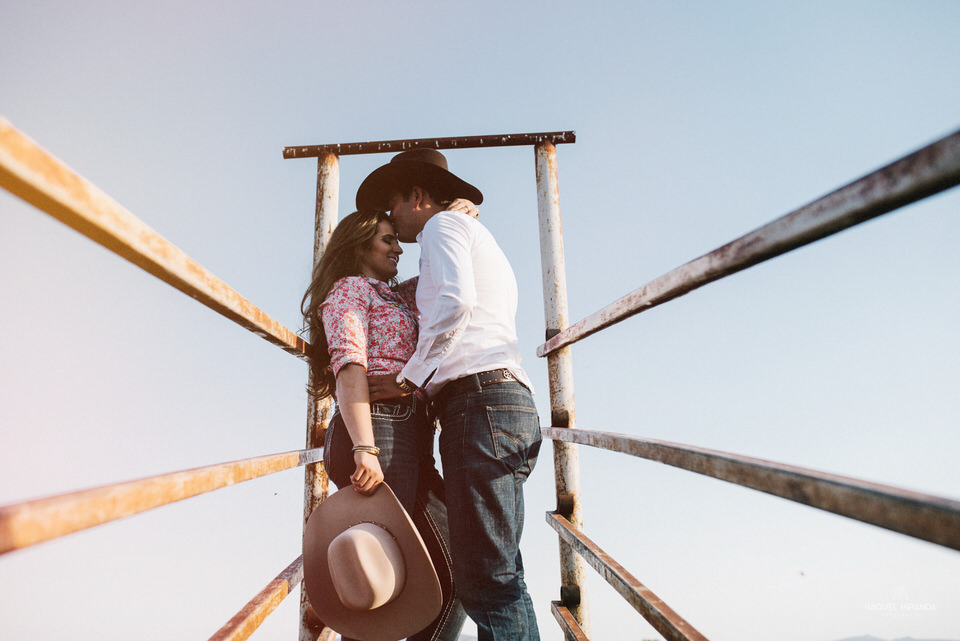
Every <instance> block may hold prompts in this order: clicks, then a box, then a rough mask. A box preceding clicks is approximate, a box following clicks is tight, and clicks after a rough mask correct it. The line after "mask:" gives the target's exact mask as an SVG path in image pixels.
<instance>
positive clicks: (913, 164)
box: [537, 131, 960, 356]
mask: <svg viewBox="0 0 960 641" xmlns="http://www.w3.org/2000/svg"><path fill="white" fill-rule="evenodd" d="M957 184H960V131H957V132H954V133H953V134H950V135H949V136H946V137H944V138H941V139H940V140H938V141H937V142H934V143H933V144H930V145H928V146H926V147H924V148H923V149H920V150H919V151H916V152H914V153H912V154H910V155H908V156H905V157H903V158H901V159H900V160H897V161H894V162H892V163H890V164H889V165H887V166H885V167H883V168H881V169H878V170H877V171H875V172H873V173H871V174H868V175H866V176H864V177H863V178H860V179H858V180H855V181H854V182H852V183H850V184H848V185H846V186H844V187H841V188H840V189H837V190H836V191H834V192H832V193H830V194H827V195H826V196H824V197H822V198H820V199H818V200H815V201H814V202H812V203H810V204H808V205H805V206H803V207H801V208H800V209H797V210H795V211H793V212H792V213H789V214H787V215H785V216H783V217H781V218H778V219H776V220H774V221H773V222H771V223H768V224H766V225H764V226H763V227H760V228H758V229H756V230H754V231H752V232H750V233H749V234H747V235H745V236H741V237H740V238H738V239H737V240H734V241H733V242H731V243H728V244H727V245H724V246H723V247H720V248H719V249H716V250H714V251H712V252H710V253H708V254H705V255H703V256H701V257H699V258H697V259H694V260H692V261H690V262H689V263H687V264H685V265H682V266H680V267H678V268H676V269H674V270H673V271H670V272H668V273H666V274H664V275H663V276H660V277H659V278H657V279H655V280H653V281H651V282H649V283H647V284H646V285H644V286H643V287H641V288H639V289H636V290H634V291H632V292H631V293H629V294H627V295H626V296H624V297H623V298H620V299H619V300H616V301H614V302H613V303H611V304H610V305H607V306H606V307H604V308H603V309H601V310H599V311H597V312H594V313H593V314H591V315H590V316H587V317H586V318H584V319H583V320H580V321H578V322H577V323H575V324H573V325H571V326H570V327H568V328H566V329H564V330H563V331H561V332H560V333H558V334H557V335H556V336H553V337H551V338H550V340H548V341H547V342H546V343H544V344H543V345H541V346H540V347H539V348H537V355H538V356H546V355H548V354H551V353H553V352H555V351H557V350H558V349H560V348H562V347H565V346H567V345H571V344H573V343H575V342H577V341H579V340H582V339H584V338H586V337H587V336H590V335H591V334H594V333H596V332H598V331H600V330H602V329H604V328H607V327H610V326H611V325H614V324H616V323H619V322H620V321H622V320H625V319H627V318H630V317H631V316H634V315H636V314H639V313H640V312H644V311H646V310H648V309H651V308H653V307H656V306H657V305H661V304H663V303H666V302H668V301H670V300H673V299H674V298H678V297H680V296H683V295H684V294H687V293H689V292H691V291H693V290H694V289H697V288H698V287H702V286H703V285H706V284H708V283H711V282H713V281H716V280H719V279H721V278H723V277H725V276H729V275H731V274H734V273H736V272H739V271H742V270H744V269H747V268H748V267H751V266H753V265H756V264H757V263H760V262H763V261H765V260H769V259H770V258H774V257H776V256H779V255H781V254H785V253H787V252H789V251H792V250H794V249H797V248H799V247H802V246H804V245H808V244H810V243H812V242H814V241H817V240H820V239H821V238H825V237H827V236H829V235H831V234H835V233H837V232H839V231H843V230H844V229H847V228H849V227H853V226H855V225H858V224H860V223H862V222H865V221H867V220H870V219H872V218H876V217H877V216H881V215H883V214H886V213H889V212H891V211H893V210H895V209H897V208H899V207H903V206H904V205H908V204H910V203H912V202H916V201H918V200H922V199H923V198H926V197H927V196H932V195H933V194H936V193H939V192H941V191H944V190H946V189H949V188H951V187H954V186H956V185H957Z"/></svg>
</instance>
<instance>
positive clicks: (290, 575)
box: [210, 556, 303, 641]
mask: <svg viewBox="0 0 960 641" xmlns="http://www.w3.org/2000/svg"><path fill="white" fill-rule="evenodd" d="M302 580H303V557H302V556H301V557H297V560H295V561H294V562H293V563H291V564H290V565H289V566H287V568H286V569H285V570H284V571H283V572H281V573H280V574H278V575H277V577H276V578H275V579H274V580H273V581H271V582H270V583H268V584H267V587H265V588H264V589H263V590H261V591H260V592H259V593H258V594H257V595H256V596H255V597H253V598H252V599H251V600H250V601H249V602H248V603H247V605H245V606H244V607H243V609H242V610H240V611H239V612H237V613H236V614H235V615H234V616H233V618H232V619H230V620H229V621H227V623H226V624H225V625H224V626H223V627H222V628H220V629H219V630H217V632H216V633H215V634H214V635H213V636H212V637H210V641H246V639H249V638H250V635H252V634H253V633H254V632H256V630H257V628H259V627H260V624H262V623H263V622H264V620H265V619H266V618H267V617H268V616H269V615H270V614H271V613H273V611H274V610H276V609H277V606H278V605H280V603H281V602H283V600H284V599H285V598H287V596H288V595H289V594H290V592H291V591H292V590H293V589H294V588H295V587H297V586H298V585H300V582H301V581H302Z"/></svg>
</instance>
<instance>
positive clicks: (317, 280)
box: [300, 211, 390, 399]
mask: <svg viewBox="0 0 960 641" xmlns="http://www.w3.org/2000/svg"><path fill="white" fill-rule="evenodd" d="M389 220H390V219H389V218H388V217H387V215H386V214H385V213H383V212H378V211H355V212H353V213H352V214H350V215H349V216H345V217H344V218H343V220H341V221H340V222H339V223H338V224H337V226H336V228H334V230H333V234H332V235H331V236H330V240H329V242H328V243H327V247H326V249H325V250H324V251H323V255H322V256H321V257H320V262H319V263H317V265H316V266H315V267H314V269H313V278H312V280H311V282H310V287H308V288H307V291H306V293H305V294H304V295H303V300H302V301H300V312H301V313H302V314H303V325H304V328H305V329H306V330H307V331H308V335H307V338H308V341H309V343H310V350H309V352H308V354H307V356H308V357H309V361H310V374H311V376H310V379H311V384H310V385H309V386H308V391H309V392H310V393H311V394H312V395H313V396H314V398H317V399H322V398H326V397H327V396H330V395H332V394H333V393H334V391H336V389H337V381H336V378H335V377H334V375H333V372H331V371H330V351H329V344H328V343H327V334H326V332H325V331H324V329H323V322H322V321H321V320H320V314H319V307H320V303H322V302H323V301H324V300H325V299H326V298H327V295H328V294H329V293H330V289H331V288H332V287H333V284H334V283H335V282H337V281H338V280H339V279H341V278H343V277H344V276H357V275H359V274H362V273H363V271H362V268H361V266H360V260H361V257H362V256H363V254H364V253H365V252H366V250H367V249H369V248H370V245H371V244H372V243H373V240H374V238H376V236H377V227H378V226H379V225H380V223H381V222H383V221H389Z"/></svg>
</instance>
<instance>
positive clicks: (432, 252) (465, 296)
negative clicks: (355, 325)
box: [402, 212, 530, 395]
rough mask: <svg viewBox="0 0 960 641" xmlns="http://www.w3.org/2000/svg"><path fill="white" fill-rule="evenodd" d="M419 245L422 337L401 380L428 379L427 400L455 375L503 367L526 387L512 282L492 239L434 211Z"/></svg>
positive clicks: (469, 222) (457, 216) (473, 224)
mask: <svg viewBox="0 0 960 641" xmlns="http://www.w3.org/2000/svg"><path fill="white" fill-rule="evenodd" d="M417 242H418V243H419V244H420V283H419V285H418V286H417V307H418V308H419V309H420V337H419V339H418V341H417V350H416V352H415V353H414V355H413V358H411V359H410V361H409V362H408V363H407V364H406V365H405V366H404V368H403V371H402V374H403V377H404V378H406V379H408V380H410V381H412V382H413V383H415V384H417V385H418V386H422V385H423V384H424V381H428V379H429V382H428V383H427V387H426V392H427V394H428V395H433V394H434V393H436V392H437V391H439V389H440V388H441V387H443V385H444V384H446V383H448V382H450V381H452V380H454V379H456V378H460V377H461V376H466V375H468V374H475V373H477V372H483V371H486V370H491V369H499V368H508V369H509V370H510V371H511V372H513V374H514V376H516V378H517V379H518V380H519V381H520V382H522V383H523V384H525V385H527V386H528V387H530V380H529V379H528V378H527V375H526V373H525V372H524V371H523V368H522V367H520V349H519V347H518V346H517V331H516V315H517V280H516V277H515V276H514V274H513V269H512V268H511V267H510V263H509V262H508V261H507V257H506V256H505V255H504V254H503V251H502V250H501V249H500V246H499V245H497V242H496V240H494V238H493V235H492V234H490V232H489V231H488V230H487V228H486V227H484V226H483V225H481V224H480V223H479V222H477V221H476V220H475V219H473V218H471V217H470V216H465V215H463V214H461V213H455V212H440V213H437V214H434V215H433V216H432V217H431V218H430V219H429V220H428V221H427V224H426V225H424V227H423V231H421V232H420V234H419V235H418V236H417ZM431 374H432V375H433V376H432V378H431Z"/></svg>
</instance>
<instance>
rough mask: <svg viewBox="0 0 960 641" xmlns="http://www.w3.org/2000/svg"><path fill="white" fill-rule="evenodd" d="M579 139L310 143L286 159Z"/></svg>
mask: <svg viewBox="0 0 960 641" xmlns="http://www.w3.org/2000/svg"><path fill="white" fill-rule="evenodd" d="M576 141H577V134H576V133H575V132H573V131H553V132H547V133H539V134H494V135H490V136H460V137H456V138H416V139H408V140H382V141H379V142H350V143H338V144H331V145H307V146H301V147H284V148H283V157H284V158H314V157H317V156H321V155H323V154H336V155H337V156H349V155H356V154H382V153H390V152H397V151H406V150H407V149H422V148H430V149H472V148H476V147H518V146H522V145H539V144H542V143H545V142H549V143H552V144H554V145H558V144H560V143H573V142H576Z"/></svg>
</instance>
